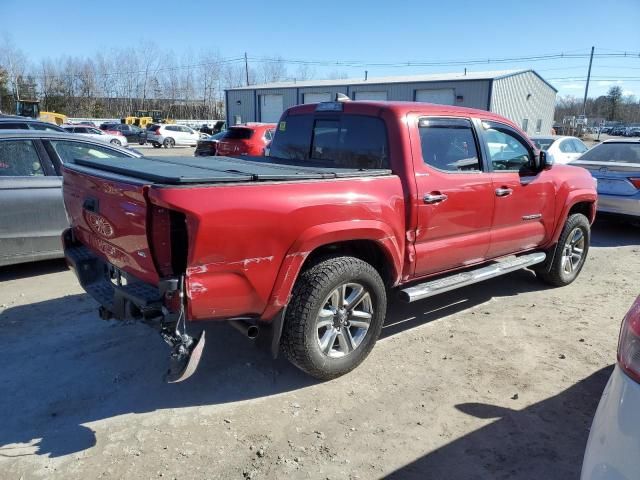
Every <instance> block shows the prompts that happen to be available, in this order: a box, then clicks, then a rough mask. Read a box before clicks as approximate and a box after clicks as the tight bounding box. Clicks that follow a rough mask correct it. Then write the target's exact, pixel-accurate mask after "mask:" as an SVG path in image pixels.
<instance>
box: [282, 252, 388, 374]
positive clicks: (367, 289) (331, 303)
mask: <svg viewBox="0 0 640 480" xmlns="http://www.w3.org/2000/svg"><path fill="white" fill-rule="evenodd" d="M386 309H387V296H386V290H385V286H384V282H383V281H382V278H381V277H380V274H379V273H378V272H377V271H376V269H375V268H373V267H372V266H371V265H369V264H368V263H366V262H364V261H362V260H360V259H358V258H354V257H335V258H329V259H327V260H324V261H321V262H319V263H317V264H316V265H314V266H313V267H311V268H309V269H307V270H305V271H304V272H302V273H301V274H300V278H299V279H298V281H297V282H296V285H295V287H294V289H293V294H292V299H291V302H290V304H289V307H288V308H287V315H286V318H285V323H284V328H283V334H282V349H283V351H284V353H285V355H286V356H287V357H288V358H289V360H290V361H291V362H292V363H293V364H294V365H296V366H297V367H298V368H300V369H301V370H303V371H305V372H306V373H308V374H309V375H312V376H314V377H316V378H319V379H321V380H329V379H331V378H335V377H339V376H340V375H344V374H345V373H347V372H350V371H351V370H353V369H354V368H356V367H357V366H358V365H359V364H360V363H361V362H362V361H363V360H364V359H365V358H366V357H367V355H369V352H371V349H372V348H373V346H374V345H375V343H376V340H377V339H378V336H379V335H380V330H381V329H382V324H383V322H384V318H385V315H386Z"/></svg>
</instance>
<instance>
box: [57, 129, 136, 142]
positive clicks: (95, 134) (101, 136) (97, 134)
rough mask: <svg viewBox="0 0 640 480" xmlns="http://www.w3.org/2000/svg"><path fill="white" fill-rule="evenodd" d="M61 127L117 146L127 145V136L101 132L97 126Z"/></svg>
mask: <svg viewBox="0 0 640 480" xmlns="http://www.w3.org/2000/svg"><path fill="white" fill-rule="evenodd" d="M62 128H64V129H65V130H66V131H67V132H69V133H78V134H80V135H85V136H87V137H90V138H93V139H95V140H100V141H103V142H106V143H110V144H111V145H117V146H119V147H120V146H122V147H126V146H128V145H129V142H127V137H125V136H124V135H112V134H110V133H105V132H103V131H102V130H100V129H99V128H95V127H88V126H86V125H63V126H62Z"/></svg>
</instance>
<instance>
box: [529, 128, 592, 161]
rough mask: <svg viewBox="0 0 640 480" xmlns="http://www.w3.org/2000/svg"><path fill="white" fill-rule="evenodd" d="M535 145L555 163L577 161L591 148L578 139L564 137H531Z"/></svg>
mask: <svg viewBox="0 0 640 480" xmlns="http://www.w3.org/2000/svg"><path fill="white" fill-rule="evenodd" d="M531 140H532V141H533V143H534V145H535V146H536V147H537V148H539V149H540V150H544V151H546V152H547V155H548V156H550V157H551V160H553V162H555V163H562V164H565V163H569V162H570V161H571V160H575V159H576V158H578V157H579V156H580V155H582V154H583V153H584V152H586V151H587V150H589V148H588V147H587V146H586V145H585V144H584V143H583V142H582V140H580V139H579V138H576V137H568V136H562V135H545V136H542V135H535V136H533V137H531Z"/></svg>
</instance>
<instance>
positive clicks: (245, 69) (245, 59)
mask: <svg viewBox="0 0 640 480" xmlns="http://www.w3.org/2000/svg"><path fill="white" fill-rule="evenodd" d="M591 54H592V55H593V51H592V52H591ZM589 71H591V67H589ZM244 73H245V75H246V77H247V87H248V86H249V63H248V62H247V52H244Z"/></svg>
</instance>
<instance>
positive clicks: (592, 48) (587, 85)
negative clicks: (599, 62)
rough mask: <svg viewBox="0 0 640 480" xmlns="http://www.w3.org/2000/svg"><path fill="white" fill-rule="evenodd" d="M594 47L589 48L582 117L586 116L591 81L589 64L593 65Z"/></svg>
mask: <svg viewBox="0 0 640 480" xmlns="http://www.w3.org/2000/svg"><path fill="white" fill-rule="evenodd" d="M594 49H595V47H591V57H589V71H588V72H587V84H586V85H585V86H584V100H583V101H582V116H583V117H586V116H587V94H588V93H589V80H591V64H592V63H593V51H594Z"/></svg>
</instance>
